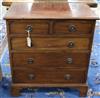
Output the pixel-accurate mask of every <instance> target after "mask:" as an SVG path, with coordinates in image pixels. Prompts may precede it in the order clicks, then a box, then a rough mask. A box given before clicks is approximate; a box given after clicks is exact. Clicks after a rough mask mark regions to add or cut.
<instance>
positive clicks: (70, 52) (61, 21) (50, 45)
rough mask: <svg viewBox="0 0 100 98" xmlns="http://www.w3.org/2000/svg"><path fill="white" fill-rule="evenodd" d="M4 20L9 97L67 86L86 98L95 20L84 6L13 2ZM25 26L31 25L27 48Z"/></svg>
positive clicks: (89, 10) (91, 12) (92, 14)
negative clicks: (34, 89) (24, 90)
mask: <svg viewBox="0 0 100 98" xmlns="http://www.w3.org/2000/svg"><path fill="white" fill-rule="evenodd" d="M29 5H30V6H29ZM48 5H49V6H48ZM29 9H30V10H29ZM5 19H6V20H7V31H8V32H7V34H8V44H9V53H10V64H11V70H12V80H13V81H12V86H11V93H12V95H13V96H16V95H19V94H20V93H19V91H20V90H21V89H22V88H26V87H71V88H77V89H78V90H79V91H80V95H81V96H85V95H86V92H87V89H88V86H87V83H86V80H87V72H88V65H89V58H90V52H91V48H92V40H93V33H94V27H95V21H96V19H98V18H97V16H96V15H95V14H94V13H93V11H91V9H90V8H89V7H88V6H87V5H84V4H74V3H67V4H66V3H61V4H59V3H57V4H51V3H50V4H45V3H39V4H37V3H36V4H34V3H33V4H32V3H14V4H12V6H11V8H10V9H9V11H8V14H7V15H6V17H5ZM29 25H31V26H32V32H31V39H32V47H31V48H29V47H27V43H26V38H27V32H26V28H27V26H29ZM70 42H72V46H70V45H69V43H70Z"/></svg>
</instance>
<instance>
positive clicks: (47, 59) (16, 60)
mask: <svg viewBox="0 0 100 98" xmlns="http://www.w3.org/2000/svg"><path fill="white" fill-rule="evenodd" d="M12 57H13V59H12V60H13V66H15V67H27V68H29V67H30V68H39V67H40V68H41V67H43V68H45V67H46V68H48V67H52V68H63V67H64V68H66V67H71V68H77V67H79V68H86V67H88V60H89V54H88V53H67V52H51V51H48V52H44V53H13V55H12Z"/></svg>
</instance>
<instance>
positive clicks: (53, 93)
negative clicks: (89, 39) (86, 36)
mask: <svg viewBox="0 0 100 98" xmlns="http://www.w3.org/2000/svg"><path fill="white" fill-rule="evenodd" d="M8 54H9V53H8V48H7V47H6V48H5V50H4V53H3V55H2V58H1V67H2V72H3V80H2V81H3V82H1V84H0V85H1V87H0V98H79V97H78V96H79V92H78V91H77V90H75V89H70V88H38V89H29V88H28V89H24V90H23V91H22V96H19V97H11V96H10V91H9V88H10V82H11V74H10V64H9V55H8ZM87 82H88V84H89V88H91V89H92V90H93V91H97V92H100V22H97V24H96V30H95V35H94V42H93V48H92V53H91V59H90V65H89V73H88V80H87ZM61 95H63V96H61ZM86 98H87V97H86ZM92 98H100V96H93V97H92Z"/></svg>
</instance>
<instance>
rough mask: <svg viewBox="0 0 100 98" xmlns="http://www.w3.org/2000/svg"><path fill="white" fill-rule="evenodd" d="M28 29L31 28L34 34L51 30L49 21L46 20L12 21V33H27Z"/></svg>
mask: <svg viewBox="0 0 100 98" xmlns="http://www.w3.org/2000/svg"><path fill="white" fill-rule="evenodd" d="M28 29H30V30H31V31H30V32H31V33H32V34H40V35H41V34H47V33H48V32H49V31H48V30H49V23H48V21H46V20H41V21H40V20H28V21H27V20H25V21H21V20H20V21H12V22H11V23H10V33H12V34H27V30H28Z"/></svg>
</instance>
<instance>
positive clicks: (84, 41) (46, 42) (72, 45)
mask: <svg viewBox="0 0 100 98" xmlns="http://www.w3.org/2000/svg"><path fill="white" fill-rule="evenodd" d="M31 39H32V47H30V48H29V47H28V46H27V40H26V37H13V38H12V39H11V48H12V49H13V50H35V49H52V48H56V49H66V50H73V49H78V50H79V49H83V50H84V49H86V50H89V49H90V43H91V42H90V39H89V38H34V37H32V38H31Z"/></svg>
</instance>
